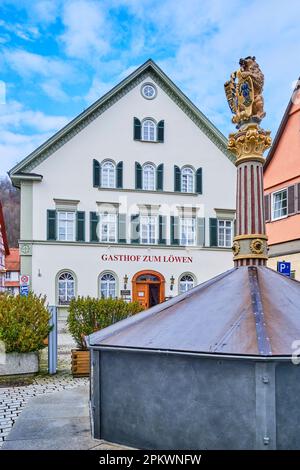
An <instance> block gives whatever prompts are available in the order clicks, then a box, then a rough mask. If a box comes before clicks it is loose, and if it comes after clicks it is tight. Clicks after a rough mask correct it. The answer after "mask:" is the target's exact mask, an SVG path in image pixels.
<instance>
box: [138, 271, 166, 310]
mask: <svg viewBox="0 0 300 470" xmlns="http://www.w3.org/2000/svg"><path fill="white" fill-rule="evenodd" d="M132 298H133V300H134V301H137V302H139V304H140V305H142V306H143V307H144V308H150V307H153V306H154V305H157V304H160V303H161V302H163V301H164V300H165V278H164V276H163V275H162V274H160V273H158V272H157V271H151V270H145V271H139V272H138V273H136V274H135V275H134V276H133V278H132Z"/></svg>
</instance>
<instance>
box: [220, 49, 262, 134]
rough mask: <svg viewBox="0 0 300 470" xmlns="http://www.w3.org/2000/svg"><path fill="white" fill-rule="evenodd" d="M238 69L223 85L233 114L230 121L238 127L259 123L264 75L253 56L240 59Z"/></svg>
mask: <svg viewBox="0 0 300 470" xmlns="http://www.w3.org/2000/svg"><path fill="white" fill-rule="evenodd" d="M239 63H240V69H239V70H237V71H236V72H233V73H232V74H231V77H230V80H228V81H227V82H226V83H225V85H224V87H225V93H226V98H227V101H228V104H229V107H230V109H231V112H232V113H233V114H234V116H233V118H232V122H233V123H235V124H236V125H237V128H239V127H240V126H241V125H243V124H245V123H249V122H255V123H257V124H259V123H260V122H261V120H262V119H263V118H264V117H265V115H266V113H265V112H264V99H263V96H262V91H263V85H264V75H263V73H262V71H261V70H260V68H259V65H258V64H257V62H256V60H255V57H251V56H249V57H246V58H245V59H240V62H239Z"/></svg>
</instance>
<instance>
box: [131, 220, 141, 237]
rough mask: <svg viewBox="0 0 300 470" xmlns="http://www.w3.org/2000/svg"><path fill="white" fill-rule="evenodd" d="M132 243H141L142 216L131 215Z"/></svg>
mask: <svg viewBox="0 0 300 470" xmlns="http://www.w3.org/2000/svg"><path fill="white" fill-rule="evenodd" d="M131 243H140V216H139V214H134V215H132V216H131Z"/></svg>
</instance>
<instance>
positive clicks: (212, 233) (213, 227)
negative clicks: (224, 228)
mask: <svg viewBox="0 0 300 470" xmlns="http://www.w3.org/2000/svg"><path fill="white" fill-rule="evenodd" d="M209 238H210V246H218V219H215V218H212V217H211V218H210V219H209Z"/></svg>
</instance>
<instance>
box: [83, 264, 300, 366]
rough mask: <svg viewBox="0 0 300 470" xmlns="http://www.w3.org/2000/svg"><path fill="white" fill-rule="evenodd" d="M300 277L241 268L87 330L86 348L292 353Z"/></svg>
mask: <svg viewBox="0 0 300 470" xmlns="http://www.w3.org/2000/svg"><path fill="white" fill-rule="evenodd" d="M299 304H300V282H298V281H295V280H293V279H290V278H288V277H285V276H283V275H282V274H279V273H277V272H276V271H273V270H272V269H269V268H266V267H262V266H258V267H254V266H251V267H246V266H245V267H239V268H234V269H231V270H229V271H226V272H225V273H222V274H220V275H218V276H216V277H215V278H213V279H210V280H209V281H206V282H204V283H203V284H200V285H199V286H196V287H194V288H193V289H191V290H190V291H188V292H186V293H185V294H182V295H178V296H176V297H174V298H173V299H171V300H169V301H167V302H164V303H161V304H159V305H156V306H155V307H152V308H150V309H149V310H146V311H145V312H141V313H138V314H136V315H133V316H132V317H129V318H126V319H125V320H122V321H120V322H118V323H115V324H114V325H111V326H109V327H107V328H104V329H103V330H100V331H97V332H96V333H93V334H91V335H90V336H88V338H87V342H88V346H89V347H90V348H96V349H98V348H100V349H102V348H104V349H106V348H114V349H124V348H125V349H145V350H153V351H157V350H160V351H168V352H171V351H174V352H186V353H187V352H189V353H197V354H198V353H199V354H200V353H201V354H203V353H206V354H233V355H250V356H266V357H270V356H291V355H292V353H293V349H292V344H293V341H295V340H297V339H299V338H300V314H299Z"/></svg>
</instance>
